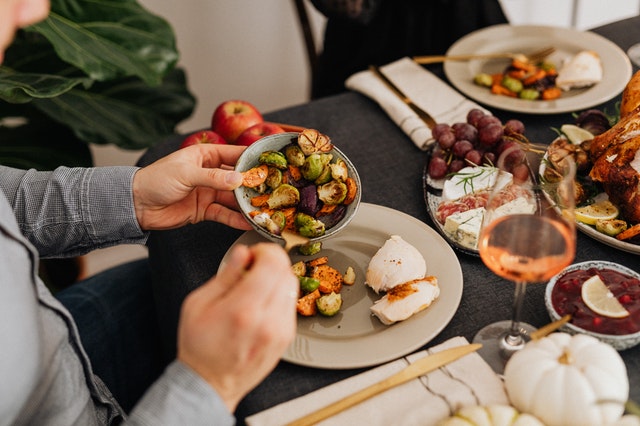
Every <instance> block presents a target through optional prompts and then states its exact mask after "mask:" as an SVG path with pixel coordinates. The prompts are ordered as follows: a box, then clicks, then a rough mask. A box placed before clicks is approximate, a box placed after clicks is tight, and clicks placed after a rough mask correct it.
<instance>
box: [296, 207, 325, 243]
mask: <svg viewBox="0 0 640 426" xmlns="http://www.w3.org/2000/svg"><path fill="white" fill-rule="evenodd" d="M294 224H295V227H296V230H297V231H298V233H299V234H300V235H302V236H303V237H308V238H315V237H320V236H322V235H324V232H325V226H324V223H323V222H321V221H319V220H317V219H315V218H314V217H313V216H310V215H308V214H305V213H297V214H296V216H295V219H294Z"/></svg>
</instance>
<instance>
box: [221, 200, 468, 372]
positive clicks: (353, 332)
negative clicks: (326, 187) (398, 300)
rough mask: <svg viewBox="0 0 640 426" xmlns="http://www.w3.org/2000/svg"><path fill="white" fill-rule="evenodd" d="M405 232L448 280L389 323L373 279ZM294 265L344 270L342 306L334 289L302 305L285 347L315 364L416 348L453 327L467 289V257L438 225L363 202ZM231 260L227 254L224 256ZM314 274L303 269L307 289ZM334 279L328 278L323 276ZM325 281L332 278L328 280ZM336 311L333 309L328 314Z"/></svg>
mask: <svg viewBox="0 0 640 426" xmlns="http://www.w3.org/2000/svg"><path fill="white" fill-rule="evenodd" d="M396 235H397V236H400V237H402V239H403V240H405V241H406V242H407V243H409V244H411V245H412V246H413V247H415V249H417V250H418V251H419V253H420V254H421V255H422V257H423V258H424V261H425V263H426V268H427V273H428V274H429V275H432V276H434V277H436V278H437V280H438V282H439V283H440V292H439V296H438V297H437V299H436V300H435V301H433V303H431V305H430V306H429V307H428V308H426V309H424V310H421V311H419V312H417V313H415V314H414V315H412V316H411V317H409V318H407V319H405V320H402V321H398V322H395V323H394V324H392V325H385V324H384V323H383V322H381V321H380V320H379V319H378V318H377V317H376V316H374V315H373V313H372V310H371V308H372V306H373V305H374V304H375V303H376V301H378V300H379V299H380V298H381V297H382V295H381V294H378V293H376V292H375V291H374V290H373V289H372V288H371V287H370V286H368V285H366V284H365V278H366V274H367V269H368V267H369V265H370V262H371V260H372V258H373V257H374V256H375V255H376V253H377V252H378V251H379V250H380V248H381V247H382V246H383V245H384V244H385V242H386V241H388V240H389V239H390V237H391V236H396ZM264 241H265V237H264V236H263V235H261V234H258V233H257V232H256V231H248V232H246V233H244V234H242V235H241V236H240V238H238V240H236V242H235V243H234V245H235V244H247V245H251V244H255V243H258V242H264ZM400 255H401V253H399V254H398V256H400ZM290 257H291V262H292V265H293V266H292V267H293V268H294V273H296V274H297V275H298V276H299V277H301V273H300V272H296V268H298V267H299V265H300V264H301V263H304V264H306V266H307V270H309V269H311V268H309V266H313V267H315V266H317V265H319V266H320V267H321V268H322V270H323V271H322V272H321V273H322V274H323V275H325V278H328V277H329V276H337V275H342V281H343V285H342V286H341V288H340V289H339V290H338V289H334V291H335V292H338V293H339V295H340V299H341V303H340V306H339V310H338V312H337V313H336V312H327V311H326V309H333V307H331V306H328V305H329V304H331V299H330V298H332V297H333V298H335V296H330V295H329V296H328V297H329V299H328V300H327V302H329V304H328V305H327V306H322V307H320V308H319V309H318V312H317V313H315V314H313V315H306V314H305V315H301V314H300V311H298V324H297V334H296V337H295V339H294V341H293V343H292V344H291V345H290V346H289V348H288V349H287V350H286V352H285V353H284V355H283V359H284V360H285V361H289V362H291V363H294V364H298V365H304V366H308V367H315V368H329V369H345V368H361V367H368V366H372V365H377V364H381V363H384V362H387V361H391V360H393V359H396V358H398V357H401V356H404V355H406V354H408V353H411V352H413V351H415V350H417V349H418V348H420V347H422V346H423V345H425V344H427V343H428V342H429V341H431V339H433V338H434V337H436V336H437V335H438V333H440V332H441V331H442V329H444V327H446V325H447V324H448V323H449V321H451V318H453V316H454V314H455V312H456V310H457V308H458V306H459V304H460V300H461V297H462V289H463V277H462V269H461V266H460V262H459V261H458V258H457V257H456V255H455V253H454V251H453V250H452V249H451V247H450V246H449V245H448V243H447V242H446V241H445V240H444V239H443V238H442V237H441V236H440V235H439V234H438V233H437V232H436V231H435V230H433V228H431V227H430V226H428V225H427V224H425V223H424V222H422V221H420V220H418V219H416V218H414V217H411V216H409V215H407V214H405V213H402V212H399V211H397V210H393V209H390V208H388V207H384V206H378V205H374V204H369V203H362V204H361V205H360V208H359V209H358V212H357V213H356V214H355V216H354V218H353V220H352V221H351V222H350V223H349V225H347V226H346V227H345V228H344V229H343V230H341V231H340V232H339V233H337V234H335V235H334V236H333V237H332V238H329V239H327V240H324V241H323V242H322V248H321V250H320V251H319V252H318V253H315V254H314V255H311V256H305V255H301V254H300V253H299V252H297V251H295V250H292V251H291V252H290ZM224 262H226V256H225V258H223V260H222V263H224ZM308 276H310V275H309V274H304V277H301V292H304V290H303V286H306V285H307V282H306V281H307V280H306V279H302V278H307V277H308ZM323 281H327V280H323ZM321 285H324V284H321ZM327 313H328V314H330V316H327V315H324V314H327Z"/></svg>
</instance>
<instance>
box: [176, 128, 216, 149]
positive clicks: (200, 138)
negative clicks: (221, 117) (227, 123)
mask: <svg viewBox="0 0 640 426" xmlns="http://www.w3.org/2000/svg"><path fill="white" fill-rule="evenodd" d="M199 143H215V144H222V145H224V144H226V143H227V141H225V140H224V139H223V138H222V136H220V135H219V134H217V133H216V132H214V131H212V130H200V131H198V132H195V133H191V134H190V135H188V136H187V137H186V138H184V140H183V141H182V143H181V144H180V148H184V147H186V146H191V145H197V144H199Z"/></svg>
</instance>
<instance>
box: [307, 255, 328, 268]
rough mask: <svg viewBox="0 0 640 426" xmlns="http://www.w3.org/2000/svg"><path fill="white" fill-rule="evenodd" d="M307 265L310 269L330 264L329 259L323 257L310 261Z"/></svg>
mask: <svg viewBox="0 0 640 426" xmlns="http://www.w3.org/2000/svg"><path fill="white" fill-rule="evenodd" d="M306 263H307V266H309V267H313V266H320V265H325V264H327V263H329V258H328V257H327V256H321V257H318V258H315V259H311V260H308V261H307V262H306Z"/></svg>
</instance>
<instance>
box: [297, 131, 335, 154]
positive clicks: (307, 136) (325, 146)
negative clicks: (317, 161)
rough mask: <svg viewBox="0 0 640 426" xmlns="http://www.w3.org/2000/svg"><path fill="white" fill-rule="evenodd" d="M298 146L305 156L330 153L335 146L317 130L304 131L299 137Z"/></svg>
mask: <svg viewBox="0 0 640 426" xmlns="http://www.w3.org/2000/svg"><path fill="white" fill-rule="evenodd" d="M298 145H299V146H300V148H301V149H302V152H304V155H311V154H315V153H319V152H329V151H331V150H332V149H333V144H332V143H331V139H330V138H329V136H327V135H324V134H322V133H320V132H319V131H317V130H316V129H304V130H303V131H302V132H300V134H299V135H298Z"/></svg>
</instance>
